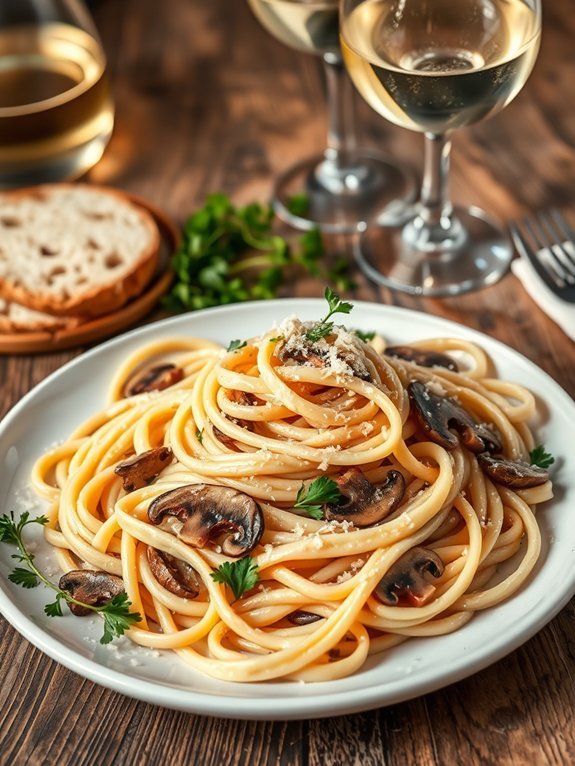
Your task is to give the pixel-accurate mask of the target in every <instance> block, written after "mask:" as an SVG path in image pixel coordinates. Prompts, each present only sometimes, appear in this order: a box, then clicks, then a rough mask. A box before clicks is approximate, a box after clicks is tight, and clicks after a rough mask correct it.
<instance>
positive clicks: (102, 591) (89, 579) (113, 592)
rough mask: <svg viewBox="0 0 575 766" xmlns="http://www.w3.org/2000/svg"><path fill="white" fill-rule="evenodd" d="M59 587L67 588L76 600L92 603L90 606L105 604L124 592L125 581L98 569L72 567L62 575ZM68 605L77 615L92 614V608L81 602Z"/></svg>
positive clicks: (67, 591)
mask: <svg viewBox="0 0 575 766" xmlns="http://www.w3.org/2000/svg"><path fill="white" fill-rule="evenodd" d="M58 587H59V588H60V590H65V591H66V593H68V594H70V596H72V598H75V599H76V601H81V602H82V603H83V604H90V606H103V605H104V604H107V603H108V601H111V600H112V599H113V598H115V597H116V596H119V595H120V593H123V592H124V582H123V580H122V578H121V577H118V576H117V575H113V574H109V573H108V572H102V571H100V570H98V569H72V570H71V571H70V572H66V574H64V575H62V577H60V581H59V583H58ZM68 606H69V608H70V611H71V612H72V614H75V615H76V617H84V616H85V615H87V614H92V611H91V610H90V609H86V608H85V607H83V606H80V605H79V604H71V603H68Z"/></svg>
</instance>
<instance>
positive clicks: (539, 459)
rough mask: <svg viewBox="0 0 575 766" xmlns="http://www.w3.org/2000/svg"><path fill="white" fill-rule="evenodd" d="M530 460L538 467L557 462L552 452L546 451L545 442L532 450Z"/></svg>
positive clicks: (547, 466) (546, 466) (545, 466)
mask: <svg viewBox="0 0 575 766" xmlns="http://www.w3.org/2000/svg"><path fill="white" fill-rule="evenodd" d="M529 460H530V461H531V465H536V466H537V467H538V468H549V466H551V465H553V463H554V462H555V458H554V457H553V455H552V454H551V453H550V452H547V451H546V449H545V447H544V446H543V444H540V445H539V446H538V447H535V449H532V450H531V452H530V453H529Z"/></svg>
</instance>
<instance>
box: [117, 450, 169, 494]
mask: <svg viewBox="0 0 575 766" xmlns="http://www.w3.org/2000/svg"><path fill="white" fill-rule="evenodd" d="M173 459H174V453H173V452H172V450H171V449H170V447H156V448H155V449H149V450H147V451H146V452H141V453H140V454H139V455H134V456H133V457H131V458H128V460H123V461H122V462H121V463H118V465H117V466H116V467H115V468H114V473H116V474H118V476H121V477H122V485H123V487H124V489H125V490H126V492H133V491H134V490H136V489H140V487H145V486H146V484H151V483H152V482H153V481H154V479H156V478H157V477H158V476H159V475H160V473H161V472H162V471H163V470H164V468H166V466H168V465H170V463H171V462H172V460H173Z"/></svg>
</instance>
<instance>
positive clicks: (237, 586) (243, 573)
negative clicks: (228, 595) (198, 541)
mask: <svg viewBox="0 0 575 766" xmlns="http://www.w3.org/2000/svg"><path fill="white" fill-rule="evenodd" d="M211 577H212V579H213V580H215V582H221V583H224V585H228V586H229V587H230V588H231V589H232V593H233V594H234V597H235V598H236V599H238V598H240V597H241V596H243V594H244V593H245V592H246V591H248V590H251V589H252V588H253V587H254V586H255V585H256V583H257V582H258V580H259V579H260V575H259V570H258V565H257V564H256V562H255V561H254V560H253V559H252V558H251V557H250V556H245V557H244V558H243V559H239V561H224V563H223V564H220V566H219V567H218V568H217V569H216V571H215V572H212V573H211Z"/></svg>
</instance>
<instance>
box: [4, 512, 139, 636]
mask: <svg viewBox="0 0 575 766" xmlns="http://www.w3.org/2000/svg"><path fill="white" fill-rule="evenodd" d="M47 523H48V519H47V518H46V516H37V517H36V518H33V519H31V518H30V514H29V513H28V512H27V511H25V512H24V513H23V514H22V515H21V516H20V518H19V519H18V521H16V519H15V518H14V513H13V512H12V511H11V512H10V515H9V516H8V515H6V514H4V515H3V516H0V542H2V543H7V544H9V545H15V546H16V547H17V548H18V550H19V553H15V554H13V555H12V558H14V559H17V560H18V561H21V562H23V563H24V564H25V565H26V566H25V567H15V569H13V570H12V572H11V573H10V574H9V575H8V579H9V580H10V582H13V583H14V584H15V585H20V586H22V587H23V588H35V587H36V586H37V585H39V584H40V583H43V584H44V585H45V586H46V587H47V588H50V589H51V590H53V591H56V600H55V601H53V602H52V603H51V604H46V606H45V607H44V612H45V614H47V615H48V617H62V603H61V602H62V601H66V602H68V603H73V604H78V605H79V606H83V607H85V608H86V609H89V610H90V611H92V612H97V613H100V614H101V615H102V616H103V618H104V634H103V636H102V638H101V639H100V643H101V644H107V643H108V642H110V641H111V640H112V639H113V638H115V637H116V636H121V635H123V633H124V632H125V631H126V630H127V629H128V628H129V627H130V625H132V624H133V623H135V622H140V620H141V619H142V618H141V616H140V615H139V614H138V612H130V606H131V603H130V601H128V595H127V593H120V594H119V595H118V596H115V597H114V598H113V599H112V600H111V601H108V602H107V603H105V604H102V605H101V606H94V605H93V604H85V603H84V602H82V601H78V600H77V599H75V598H73V597H72V596H71V595H70V594H69V593H68V592H67V591H65V590H62V589H61V588H59V587H58V586H57V585H54V583H52V582H50V580H48V578H47V577H46V576H45V575H44V574H43V573H42V572H41V571H40V570H39V569H38V567H37V566H36V564H35V563H34V554H33V553H30V552H29V551H28V550H27V549H26V546H25V544H24V541H23V539H22V532H23V530H24V528H25V527H26V526H27V525H28V524H40V525H42V526H44V525H45V524H47Z"/></svg>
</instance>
